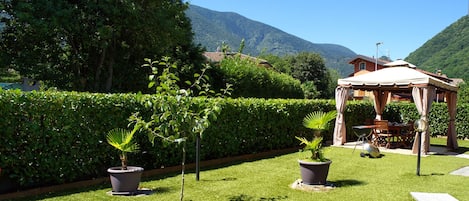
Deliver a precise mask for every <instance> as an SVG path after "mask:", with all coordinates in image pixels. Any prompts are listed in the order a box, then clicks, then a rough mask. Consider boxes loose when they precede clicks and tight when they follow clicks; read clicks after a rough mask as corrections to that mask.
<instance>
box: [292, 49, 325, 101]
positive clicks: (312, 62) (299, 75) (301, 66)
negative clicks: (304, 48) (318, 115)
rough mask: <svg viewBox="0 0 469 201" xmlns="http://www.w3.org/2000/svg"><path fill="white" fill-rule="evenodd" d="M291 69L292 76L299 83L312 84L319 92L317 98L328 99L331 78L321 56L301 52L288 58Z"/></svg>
mask: <svg viewBox="0 0 469 201" xmlns="http://www.w3.org/2000/svg"><path fill="white" fill-rule="evenodd" d="M288 60H289V63H290V65H291V69H292V76H293V77H294V78H296V79H299V80H300V81H301V83H305V82H313V83H314V85H315V86H316V90H317V91H318V92H319V96H318V98H330V97H331V95H332V92H331V91H330V90H329V89H330V87H329V85H330V83H331V81H330V80H331V76H330V74H329V72H328V70H327V68H326V66H325V64H324V60H323V58H322V57H321V55H319V54H317V53H308V52H302V53H299V54H298V55H296V56H292V57H289V58H288Z"/></svg>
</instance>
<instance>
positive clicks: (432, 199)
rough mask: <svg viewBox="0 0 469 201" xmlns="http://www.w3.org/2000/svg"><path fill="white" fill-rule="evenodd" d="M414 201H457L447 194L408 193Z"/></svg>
mask: <svg viewBox="0 0 469 201" xmlns="http://www.w3.org/2000/svg"><path fill="white" fill-rule="evenodd" d="M410 195H412V197H413V198H414V199H415V200H416V201H458V199H456V198H455V197H453V196H451V195H450V194H448V193H424V192H410Z"/></svg>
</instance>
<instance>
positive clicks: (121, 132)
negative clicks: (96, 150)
mask: <svg viewBox="0 0 469 201" xmlns="http://www.w3.org/2000/svg"><path fill="white" fill-rule="evenodd" d="M136 131H137V129H134V130H132V131H127V130H125V129H120V128H116V129H112V130H111V131H109V132H108V134H107V136H106V139H107V142H108V143H109V144H110V145H111V146H113V147H114V148H116V149H117V150H119V151H120V155H119V156H120V160H121V166H120V167H111V168H109V169H108V170H107V171H108V173H109V175H110V180H111V185H112V194H113V195H132V194H135V193H136V192H137V190H138V186H139V183H140V178H141V175H142V172H143V168H141V167H136V166H127V162H128V160H127V154H128V153H131V152H137V151H138V149H139V146H138V144H137V142H135V140H134V138H133V137H134V134H135V132H136Z"/></svg>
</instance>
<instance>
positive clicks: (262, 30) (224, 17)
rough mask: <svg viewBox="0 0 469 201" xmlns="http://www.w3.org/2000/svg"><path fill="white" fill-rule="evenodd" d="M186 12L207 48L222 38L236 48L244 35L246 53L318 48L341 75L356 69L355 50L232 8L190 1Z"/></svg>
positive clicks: (295, 51)
mask: <svg viewBox="0 0 469 201" xmlns="http://www.w3.org/2000/svg"><path fill="white" fill-rule="evenodd" d="M186 15H187V16H188V17H189V18H190V19H191V21H192V30H193V31H194V33H195V42H196V43H200V44H202V45H203V46H205V47H206V48H207V51H216V49H217V47H219V46H221V44H222V42H224V43H226V44H227V45H229V46H230V47H231V48H232V50H233V51H237V50H238V48H239V45H240V43H241V40H242V39H244V40H245V47H244V50H243V53H245V54H249V55H253V56H257V55H259V54H273V55H278V56H283V55H289V54H297V53H299V52H316V53H319V54H320V55H321V56H323V58H324V59H325V61H326V66H327V67H329V68H333V69H336V70H337V71H338V72H339V73H340V74H341V75H342V76H345V75H348V74H350V73H351V72H352V71H353V67H352V66H351V65H350V64H348V61H350V59H352V58H354V57H355V56H356V53H355V52H353V51H351V50H350V49H348V48H346V47H344V46H341V45H336V44H315V43H312V42H309V41H306V40H303V39H301V38H298V37H296V36H293V35H291V34H288V33H285V32H284V31H282V30H279V29H277V28H274V27H272V26H269V25H266V24H263V23H260V22H257V21H253V20H250V19H248V18H246V17H243V16H241V15H239V14H236V13H233V12H217V11H212V10H209V9H205V8H202V7H199V6H195V5H190V8H189V9H188V10H187V11H186Z"/></svg>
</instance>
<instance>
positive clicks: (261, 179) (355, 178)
mask: <svg viewBox="0 0 469 201" xmlns="http://www.w3.org/2000/svg"><path fill="white" fill-rule="evenodd" d="M431 142H432V144H437V145H438V144H439V145H441V144H445V140H444V139H435V138H432V140H431ZM459 144H460V146H461V147H462V148H461V151H462V152H465V151H466V150H468V149H469V141H459ZM352 151H353V150H352V149H347V148H338V147H328V148H327V150H326V154H327V156H328V157H329V158H330V159H331V160H332V161H333V163H332V164H331V169H330V172H329V177H328V181H329V182H331V183H332V184H334V185H335V186H336V188H335V189H332V190H330V191H327V192H303V191H299V190H293V189H291V188H290V187H289V185H290V184H292V183H293V182H294V181H295V180H296V179H298V178H299V177H300V173H299V168H298V164H297V161H296V160H297V158H298V153H293V154H287V155H282V156H278V157H273V158H267V159H263V160H257V161H252V162H244V163H238V164H235V165H231V166H224V167H219V168H216V169H215V168H214V169H208V170H203V171H202V172H201V180H200V181H198V182H196V181H195V174H193V173H192V172H191V173H189V174H186V185H185V199H184V200H196V201H198V200H203V201H211V200H213V201H215V200H216V201H220V200H227V201H258V200H259V201H260V200H269V201H280V200H360V201H362V200H363V201H365V200H373V201H377V200H386V201H389V200H399V201H405V200H409V201H410V200H413V199H412V197H411V195H410V192H412V191H416V192H440V193H449V194H451V195H452V196H454V197H455V198H457V199H459V200H469V194H468V193H467V184H468V183H469V177H464V176H454V175H450V174H449V173H450V172H451V171H453V170H456V169H458V168H460V167H464V166H469V159H463V158H456V157H453V156H445V155H432V156H428V157H423V158H422V161H421V174H422V176H416V163H417V157H416V156H410V155H400V154H387V153H384V154H385V156H384V157H382V158H379V159H369V158H361V157H360V156H359V153H360V150H356V151H355V152H354V153H352ZM180 180H181V177H180V175H172V176H165V177H160V178H153V179H151V180H144V181H142V182H141V187H143V188H148V189H152V190H153V193H152V194H151V195H148V196H143V197H119V196H110V195H108V194H107V193H106V192H108V191H110V186H108V185H106V186H98V187H93V188H88V189H77V191H76V192H65V193H61V194H60V195H59V194H54V195H49V196H48V197H47V198H44V197H41V198H38V197H36V198H32V199H34V200H36V199H42V200H159V201H161V200H170V201H174V200H179V193H180V185H181V184H180Z"/></svg>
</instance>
